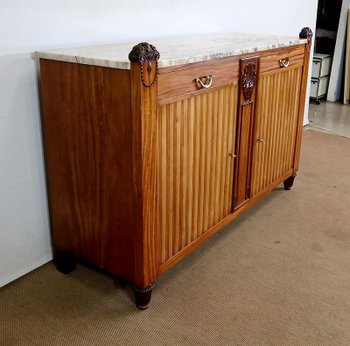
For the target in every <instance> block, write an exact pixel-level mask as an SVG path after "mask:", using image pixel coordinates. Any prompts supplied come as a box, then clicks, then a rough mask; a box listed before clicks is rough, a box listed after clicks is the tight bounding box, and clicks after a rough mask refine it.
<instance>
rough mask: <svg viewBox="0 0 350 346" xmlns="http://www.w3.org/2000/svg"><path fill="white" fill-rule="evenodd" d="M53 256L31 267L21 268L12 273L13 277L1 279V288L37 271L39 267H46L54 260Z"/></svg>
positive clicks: (42, 259) (45, 257)
mask: <svg viewBox="0 0 350 346" xmlns="http://www.w3.org/2000/svg"><path fill="white" fill-rule="evenodd" d="M52 258H53V257H52V254H49V255H46V256H44V257H42V258H40V259H39V260H37V261H35V262H33V263H31V264H30V265H27V266H25V267H23V268H21V270H19V271H17V272H15V273H12V274H11V275H9V276H7V277H4V278H0V287H3V286H5V285H7V284H9V283H10V282H12V281H14V280H16V279H18V278H20V277H21V276H23V275H25V274H28V273H29V272H31V271H32V270H34V269H37V268H39V267H41V266H42V265H44V264H45V263H48V262H50V261H51V260H52Z"/></svg>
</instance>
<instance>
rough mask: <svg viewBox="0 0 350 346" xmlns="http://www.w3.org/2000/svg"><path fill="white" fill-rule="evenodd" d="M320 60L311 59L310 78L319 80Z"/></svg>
mask: <svg viewBox="0 0 350 346" xmlns="http://www.w3.org/2000/svg"><path fill="white" fill-rule="evenodd" d="M321 62H322V60H321V59H313V61H312V74H311V77H312V78H319V77H320V75H321Z"/></svg>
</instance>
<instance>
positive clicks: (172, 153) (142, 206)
mask: <svg viewBox="0 0 350 346" xmlns="http://www.w3.org/2000/svg"><path fill="white" fill-rule="evenodd" d="M311 39H312V32H311V30H310V29H309V28H304V29H303V30H302V31H301V33H300V35H299V38H295V37H292V38H290V37H279V36H268V37H267V36H262V35H243V34H225V35H200V36H197V37H180V38H169V39H162V40H159V41H155V42H153V45H152V44H149V43H146V42H142V43H140V44H136V45H135V44H126V43H122V44H117V45H105V46H98V47H83V48H76V49H73V48H71V49H63V50H52V51H46V52H45V51H43V52H37V53H36V56H37V58H38V59H39V62H40V85H41V101H42V129H43V140H44V150H45V162H46V177H47V187H48V198H49V207H50V221H51V232H52V244H53V248H54V259H55V263H56V266H57V268H58V270H60V271H61V272H63V273H69V272H70V271H71V270H73V269H74V268H75V260H76V259H80V260H83V261H85V262H86V263H90V264H92V265H94V266H96V267H98V268H102V269H103V270H105V271H107V272H109V273H112V274H113V275H115V276H116V277H120V278H122V279H123V280H125V281H126V282H128V283H129V284H130V285H132V287H133V290H134V293H135V298H136V305H137V306H138V307H139V308H140V309H144V308H146V307H147V306H148V304H149V302H150V299H151V292H152V289H153V287H154V282H155V281H156V279H157V278H158V277H159V276H160V275H161V274H162V273H164V272H165V271H166V270H167V269H169V268H170V267H171V266H173V265H174V264H175V263H176V262H178V261H179V260H181V259H182V258H183V257H184V256H185V255H186V254H188V253H190V252H191V251H193V250H194V249H195V248H196V247H198V246H199V245H200V244H201V243H203V242H204V241H205V240H207V239H208V238H209V237H210V236H211V235H213V234H214V233H215V232H217V231H218V230H219V229H221V228H222V227H223V226H224V225H226V224H227V223H229V222H231V221H232V220H233V219H235V218H236V217H237V216H238V215H240V214H241V213H242V212H244V211H245V210H246V209H247V208H249V207H251V206H252V205H254V204H255V203H256V202H257V201H258V200H260V199H261V198H262V197H264V196H265V195H266V194H267V193H269V192H270V191H271V190H273V189H274V188H275V187H276V186H277V185H279V184H281V183H284V187H285V189H287V190H288V189H290V188H291V186H292V185H293V181H294V178H295V176H296V172H297V171H298V166H299V153H300V144H301V136H302V122H303V114H304V105H305V97H306V85H307V76H308V66H309V55H310V47H311Z"/></svg>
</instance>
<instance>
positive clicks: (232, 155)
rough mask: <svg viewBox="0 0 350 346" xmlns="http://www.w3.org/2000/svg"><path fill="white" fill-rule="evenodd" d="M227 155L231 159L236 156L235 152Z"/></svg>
mask: <svg viewBox="0 0 350 346" xmlns="http://www.w3.org/2000/svg"><path fill="white" fill-rule="evenodd" d="M228 156H229V157H231V159H234V158H236V157H237V156H236V154H232V153H229V154H228Z"/></svg>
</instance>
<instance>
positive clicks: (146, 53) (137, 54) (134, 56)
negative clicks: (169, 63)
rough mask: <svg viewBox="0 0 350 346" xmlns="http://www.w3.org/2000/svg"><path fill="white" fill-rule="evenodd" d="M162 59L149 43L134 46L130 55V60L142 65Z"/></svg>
mask: <svg viewBox="0 0 350 346" xmlns="http://www.w3.org/2000/svg"><path fill="white" fill-rule="evenodd" d="M159 57H160V54H159V52H158V51H157V48H156V47H155V46H153V45H151V44H149V43H147V42H141V43H139V44H137V45H136V46H134V47H133V48H132V50H131V52H130V53H129V60H130V61H135V62H140V63H141V64H143V63H145V62H149V61H154V60H155V61H157V60H158V59H159Z"/></svg>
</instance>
